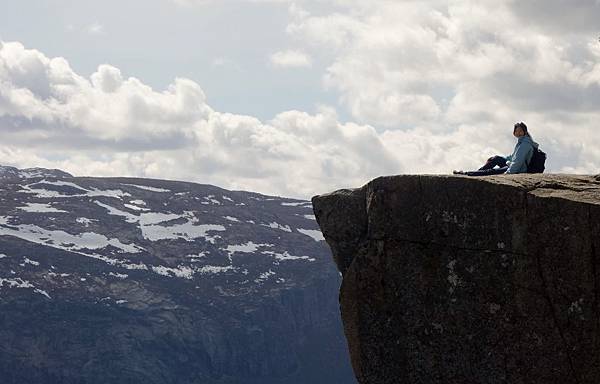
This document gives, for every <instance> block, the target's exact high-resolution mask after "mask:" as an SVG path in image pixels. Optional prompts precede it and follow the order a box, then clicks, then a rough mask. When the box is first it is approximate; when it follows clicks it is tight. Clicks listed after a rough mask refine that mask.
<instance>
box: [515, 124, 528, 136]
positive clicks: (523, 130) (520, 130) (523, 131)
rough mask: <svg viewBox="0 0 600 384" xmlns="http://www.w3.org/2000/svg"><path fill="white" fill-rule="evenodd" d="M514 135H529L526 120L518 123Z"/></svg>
mask: <svg viewBox="0 0 600 384" xmlns="http://www.w3.org/2000/svg"><path fill="white" fill-rule="evenodd" d="M513 135H514V136H515V137H521V136H525V135H527V125H525V123H524V122H522V121H521V122H519V123H516V124H515V126H514V127H513Z"/></svg>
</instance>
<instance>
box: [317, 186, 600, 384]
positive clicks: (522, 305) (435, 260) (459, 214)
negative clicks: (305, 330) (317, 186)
mask: <svg viewBox="0 0 600 384" xmlns="http://www.w3.org/2000/svg"><path fill="white" fill-rule="evenodd" d="M313 205H314V209H315V213H316V216H317V220H318V222H319V225H320V227H321V229H322V231H323V234H324V236H325V238H326V240H327V242H328V243H329V245H330V246H331V249H332V252H333V255H334V259H335V261H336V263H337V265H338V268H339V270H340V271H341V272H343V275H344V276H343V282H342V286H341V290H340V304H341V310H342V318H343V322H344V327H345V334H346V337H347V340H348V343H349V347H350V353H351V359H352V364H353V367H354V371H355V373H356V376H357V377H358V380H359V382H360V383H363V384H366V383H369V384H371V383H372V384H375V383H377V384H384V383H390V384H391V383H445V384H449V383H457V384H458V383H523V384H525V383H527V384H531V383H540V384H541V383H544V384H549V383H557V384H558V383H561V384H564V383H590V384H592V383H598V382H600V299H599V297H600V279H599V276H598V275H599V273H600V264H599V263H600V254H599V253H598V252H599V251H600V175H599V176H596V177H593V176H569V175H502V176H494V177H486V178H469V177H465V176H409V175H406V176H397V177H383V178H378V179H375V180H373V181H372V182H370V183H369V184H367V185H366V186H364V187H362V188H360V189H356V190H344V191H337V192H334V193H332V194H328V195H323V196H316V197H314V198H313Z"/></svg>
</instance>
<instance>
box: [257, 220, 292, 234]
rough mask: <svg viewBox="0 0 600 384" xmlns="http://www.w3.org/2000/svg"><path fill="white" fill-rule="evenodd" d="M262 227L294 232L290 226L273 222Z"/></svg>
mask: <svg viewBox="0 0 600 384" xmlns="http://www.w3.org/2000/svg"><path fill="white" fill-rule="evenodd" d="M261 225H262V226H264V227H269V228H273V229H280V230H282V231H285V232H292V229H291V228H290V226H289V225H281V224H279V223H277V222H272V223H269V224H261Z"/></svg>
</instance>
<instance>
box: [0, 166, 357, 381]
mask: <svg viewBox="0 0 600 384" xmlns="http://www.w3.org/2000/svg"><path fill="white" fill-rule="evenodd" d="M0 193H1V194H0V196H1V197H0V377H1V378H3V380H2V382H3V383H13V382H14V383H22V382H27V383H57V382H60V383H64V384H66V383H112V382H114V383H117V382H118V383H122V382H127V383H138V382H139V383H141V382H144V383H154V382H156V383H255V382H256V383H308V382H322V383H351V382H353V381H354V376H353V374H352V372H351V369H350V367H349V362H348V358H347V350H346V344H345V340H344V338H343V335H342V330H341V322H340V320H339V309H338V304H337V290H338V287H339V282H340V277H339V275H338V273H337V270H336V268H335V266H334V265H333V262H332V260H331V257H330V253H329V250H328V248H327V247H326V244H325V242H324V241H323V237H322V235H321V232H320V231H319V228H318V226H317V223H316V221H315V218H314V216H313V212H312V206H311V204H310V202H308V201H302V200H294V199H286V198H280V197H272V196H265V195H261V194H257V193H250V192H241V191H228V190H224V189H221V188H218V187H214V186H210V185H200V184H194V183H186V182H177V181H165V180H151V179H139V178H91V177H73V176H71V175H69V174H68V173H65V172H62V171H59V170H46V169H40V168H35V169H24V170H19V169H16V168H12V167H0Z"/></svg>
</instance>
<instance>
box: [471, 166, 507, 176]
mask: <svg viewBox="0 0 600 384" xmlns="http://www.w3.org/2000/svg"><path fill="white" fill-rule="evenodd" d="M505 164H506V163H505ZM506 171H508V165H505V166H504V167H500V168H488V169H480V170H478V171H469V172H465V174H466V175H467V176H490V175H501V174H503V173H506Z"/></svg>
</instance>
